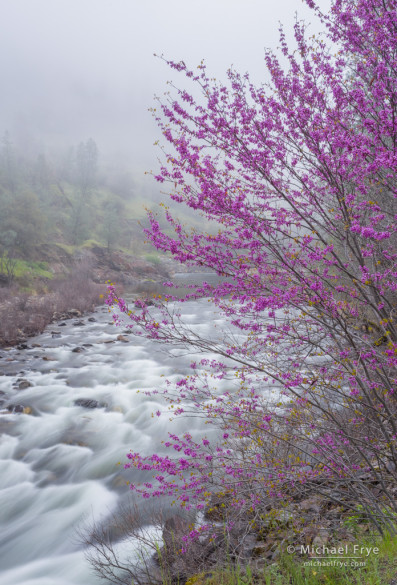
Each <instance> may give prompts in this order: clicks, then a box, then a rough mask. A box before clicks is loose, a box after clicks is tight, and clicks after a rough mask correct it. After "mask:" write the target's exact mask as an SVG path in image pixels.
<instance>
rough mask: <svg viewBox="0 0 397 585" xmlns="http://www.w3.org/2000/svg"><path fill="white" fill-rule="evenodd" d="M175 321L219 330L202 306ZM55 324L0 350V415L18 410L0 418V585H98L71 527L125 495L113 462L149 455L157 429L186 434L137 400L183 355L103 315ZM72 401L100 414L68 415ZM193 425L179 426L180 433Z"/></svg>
mask: <svg viewBox="0 0 397 585" xmlns="http://www.w3.org/2000/svg"><path fill="white" fill-rule="evenodd" d="M184 313H185V319H187V321H188V322H189V324H190V325H191V327H192V328H193V329H195V330H196V331H197V332H200V333H204V334H205V333H209V332H210V331H211V330H212V329H213V327H214V325H215V324H216V322H217V321H218V325H219V327H221V326H222V320H221V319H219V318H218V317H217V316H216V315H214V313H213V309H212V308H211V306H210V305H209V304H208V303H206V302H205V301H199V302H188V303H185V304H184ZM65 323H66V324H65V325H63V326H62V325H60V323H58V324H52V325H51V326H49V327H48V328H47V330H46V331H45V332H44V333H43V334H41V335H39V336H38V337H36V338H32V339H30V340H29V342H28V346H29V347H28V349H22V350H18V349H16V348H12V349H9V350H8V351H7V350H0V356H1V359H0V373H1V374H3V375H1V376H0V391H1V394H0V400H1V401H2V404H3V406H2V407H0V408H3V409H4V408H5V407H7V406H8V405H10V404H14V405H20V406H21V407H24V408H25V412H24V413H20V412H19V413H8V412H7V411H6V410H2V411H1V414H0V460H1V475H0V583H1V584H2V585H96V584H98V583H100V582H102V581H99V579H98V578H97V577H96V576H95V575H93V573H92V570H91V568H90V566H89V564H88V563H87V561H86V560H85V558H84V552H83V550H82V545H81V543H79V542H78V539H77V538H76V528H77V527H79V526H81V524H82V522H84V521H85V520H86V519H87V518H94V519H95V520H97V521H98V520H103V521H106V517H109V515H110V514H111V513H112V512H113V511H115V510H116V509H117V508H118V507H119V506H120V504H121V503H122V502H123V501H124V500H125V499H126V498H128V497H129V490H128V488H127V487H126V479H138V480H139V477H137V476H135V477H133V478H131V477H127V476H126V474H127V473H128V472H125V471H123V469H122V466H120V465H118V462H119V461H121V462H122V463H123V462H124V461H126V459H125V455H126V453H127V452H128V451H129V450H130V449H132V450H134V451H140V452H143V453H147V454H149V453H152V452H153V451H156V450H158V445H159V443H160V441H161V439H163V438H165V437H166V436H167V432H168V431H172V432H181V431H182V430H186V428H184V425H186V421H184V420H182V419H180V420H176V421H174V422H173V423H170V422H169V416H167V414H164V415H162V416H160V417H159V418H158V417H156V416H152V413H154V412H155V411H157V410H162V411H164V408H165V406H164V403H161V402H160V399H159V401H158V402H157V401H156V399H155V398H153V397H149V396H145V394H144V392H140V393H137V390H138V389H139V390H140V391H142V390H153V389H155V388H158V387H160V386H161V384H162V383H163V380H164V376H165V377H167V378H168V379H171V380H172V379H175V380H176V379H177V378H178V377H180V375H181V374H183V373H184V372H187V370H188V367H189V364H190V361H191V357H192V356H189V355H186V352H182V351H174V352H173V355H172V356H170V355H169V354H167V353H165V352H164V351H163V349H162V347H161V346H160V345H157V344H154V343H153V342H149V341H147V340H144V339H141V338H137V337H134V336H132V335H128V334H125V333H124V332H123V331H122V330H121V329H120V328H119V327H115V326H114V325H113V324H112V321H111V316H110V315H109V313H108V311H107V309H106V308H105V307H101V308H99V309H98V310H97V311H96V312H95V313H93V314H92V315H86V316H84V317H83V318H82V319H74V320H73V319H72V320H68V321H66V322H65ZM79 323H80V324H79ZM120 334H123V335H125V337H127V338H128V342H125V341H120V340H117V336H118V335H120ZM75 348H80V349H78V351H73V350H74V349H75ZM79 399H84V400H95V401H97V402H98V403H99V406H100V407H99V408H98V407H97V408H87V407H84V406H79V405H76V404H75V401H76V400H79ZM92 405H93V403H91V406H92ZM201 424H202V423H201V422H200V421H199V420H194V419H193V420H192V419H189V421H188V428H189V431H192V430H194V429H195V428H196V429H198V428H199V426H200V425H201ZM130 473H131V472H130Z"/></svg>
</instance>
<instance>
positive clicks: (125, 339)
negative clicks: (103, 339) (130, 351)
mask: <svg viewBox="0 0 397 585" xmlns="http://www.w3.org/2000/svg"><path fill="white" fill-rule="evenodd" d="M117 341H122V342H123V343H128V342H129V339H128V337H126V336H125V335H118V336H117Z"/></svg>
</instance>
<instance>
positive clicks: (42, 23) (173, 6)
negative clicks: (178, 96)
mask: <svg viewBox="0 0 397 585" xmlns="http://www.w3.org/2000/svg"><path fill="white" fill-rule="evenodd" d="M320 4H321V5H322V6H326V5H327V4H328V0H321V1H320ZM296 10H297V11H298V13H299V16H300V17H304V18H305V19H306V20H308V21H311V22H313V30H314V32H315V31H317V30H318V24H317V23H315V19H314V16H313V14H312V13H311V12H310V11H308V9H307V8H306V6H305V5H304V4H303V3H302V2H300V1H299V0H273V1H272V0H200V2H194V1H191V0H190V1H189V0H146V2H144V1H139V2H138V1H137V0H0V76H1V77H0V79H1V87H2V90H1V109H0V133H1V134H2V133H3V132H4V130H5V129H8V130H9V131H10V132H11V134H12V136H13V139H14V141H15V142H17V144H18V143H20V142H23V143H24V144H25V145H26V148H29V145H31V144H32V143H33V142H37V141H38V142H39V143H40V144H43V145H47V146H49V145H52V144H58V145H65V146H67V145H69V144H71V143H76V142H79V141H80V140H83V139H86V138H88V137H90V136H91V137H93V138H94V139H95V140H96V141H97V143H98V146H99V149H100V150H101V151H102V152H107V153H111V152H116V151H118V150H123V151H125V152H126V153H128V156H129V157H131V159H132V160H133V163H132V164H133V166H134V167H135V168H136V169H142V168H148V167H150V166H151V163H152V162H153V161H154V160H155V156H156V152H155V149H154V148H153V147H152V144H153V141H154V140H155V139H156V129H155V126H154V123H153V121H152V119H151V115H150V113H149V112H148V111H147V109H148V107H150V106H151V105H152V104H153V94H154V93H157V94H160V93H162V92H163V91H165V90H166V81H167V79H175V78H176V77H177V75H176V73H172V72H171V71H169V70H167V67H166V66H165V65H164V63H162V62H161V61H160V60H158V59H155V58H154V57H153V53H164V54H165V55H166V56H167V57H170V58H174V59H176V60H180V59H183V60H184V61H185V62H186V63H187V64H190V65H192V66H194V65H197V64H198V63H199V61H200V60H201V59H202V58H205V59H206V62H207V65H208V69H209V71H211V73H213V74H214V76H217V77H218V78H222V77H223V76H224V72H225V70H226V69H227V68H228V67H229V66H230V65H231V64H233V65H234V66H235V67H236V68H237V69H239V70H242V71H247V70H248V71H249V72H250V73H251V74H252V77H253V78H254V79H255V80H257V81H259V80H260V79H261V78H262V76H263V71H264V62H263V56H264V47H272V48H276V46H277V44H278V22H279V21H282V22H283V23H284V24H285V26H286V29H287V30H289V31H290V30H291V28H292V25H293V21H294V13H295V11H296Z"/></svg>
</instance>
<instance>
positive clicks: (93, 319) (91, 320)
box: [87, 317, 96, 323]
mask: <svg viewBox="0 0 397 585" xmlns="http://www.w3.org/2000/svg"><path fill="white" fill-rule="evenodd" d="M87 321H89V322H90V323H95V321H96V319H95V317H88V319H87Z"/></svg>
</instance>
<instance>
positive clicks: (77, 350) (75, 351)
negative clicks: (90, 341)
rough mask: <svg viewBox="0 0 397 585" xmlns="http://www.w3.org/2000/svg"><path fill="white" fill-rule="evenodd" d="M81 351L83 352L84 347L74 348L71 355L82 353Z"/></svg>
mask: <svg viewBox="0 0 397 585" xmlns="http://www.w3.org/2000/svg"><path fill="white" fill-rule="evenodd" d="M83 351H85V349H84V347H80V346H77V347H74V348H73V349H72V352H73V353H82V352H83Z"/></svg>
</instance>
